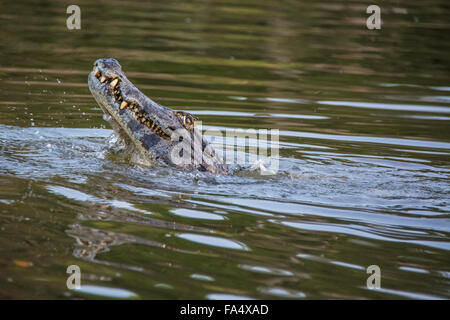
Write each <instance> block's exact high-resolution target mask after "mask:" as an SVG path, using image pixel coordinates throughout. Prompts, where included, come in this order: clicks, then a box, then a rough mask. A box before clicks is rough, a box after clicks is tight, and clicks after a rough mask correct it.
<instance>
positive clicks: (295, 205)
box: [0, 0, 450, 299]
mask: <svg viewBox="0 0 450 320" xmlns="http://www.w3.org/2000/svg"><path fill="white" fill-rule="evenodd" d="M69 4H71V3H66V2H65V1H61V2H51V1H35V3H33V2H32V1H29V2H27V4H23V3H22V2H19V1H6V2H5V1H3V2H1V4H0V21H1V24H2V27H1V29H0V35H1V37H2V42H1V43H0V47H1V55H0V83H1V87H0V183H1V184H0V297H1V298H13V299H24V298H27V299H28V298H32V299H33V298H45V299H49V298H50V299H52V298H56V299H72V298H86V299H90V298H137V299H221V298H227V299H228V298H229V299H232V298H238V299H244V298H250V299H279V298H281V299H347V298H350V299H380V298H382V299H403V298H413V299H414V298H419V299H422V298H423V299H428V298H431V299H433V298H444V299H448V298H450V254H449V250H450V241H449V234H450V219H449V213H450V196H449V177H450V160H449V159H450V158H449V155H450V130H449V129H450V94H449V91H450V74H449V67H450V56H449V55H448V52H449V50H450V44H449V41H448V39H447V37H448V34H449V31H450V24H449V21H448V14H449V6H448V3H447V2H446V1H427V3H426V4H425V3H421V2H416V3H414V2H410V1H403V0H399V1H395V3H391V2H389V3H388V2H381V3H380V4H379V5H380V7H381V17H382V22H383V23H382V27H381V30H368V29H367V28H366V18H367V17H368V16H369V15H368V14H367V13H366V8H367V3H365V2H363V1H345V2H342V4H339V3H336V2H334V1H314V2H307V3H300V2H298V1H276V2H275V1H265V0H262V1H261V0H258V1H256V0H249V1H245V2H244V1H236V0H221V1H208V2H205V1H194V2H191V1H185V2H183V1H174V0H167V1H164V2H163V3H161V2H156V1H154V2H151V3H144V2H140V1H135V2H133V1H132V2H129V3H127V4H126V5H125V4H123V2H121V1H115V0H111V1H107V2H98V3H92V2H89V1H77V4H78V5H79V6H80V8H81V29H80V30H68V29H67V27H66V19H67V17H68V16H69V15H68V14H67V13H66V8H67V6H68V5H69ZM446 39H447V40H446ZM102 57H113V58H116V59H118V60H119V61H120V63H121V64H122V67H123V69H124V71H125V73H126V75H127V76H128V78H129V79H130V80H131V81H132V82H133V83H134V84H135V85H136V86H137V87H138V88H140V89H141V90H142V91H143V92H144V93H145V94H146V95H148V96H149V97H151V98H152V99H154V100H155V101H157V102H158V103H160V104H162V105H165V106H168V107H171V108H173V109H178V110H185V111H189V112H191V113H193V114H196V115H198V116H199V117H200V119H201V120H202V122H203V126H204V128H206V129H220V130H225V129H239V130H246V129H255V130H258V129H269V130H270V129H278V130H279V168H278V171H277V172H276V174H274V175H262V174H261V172H260V170H258V169H254V168H251V167H249V166H247V167H245V168H242V169H241V170H237V171H236V174H235V175H233V176H216V175H212V174H207V173H202V172H186V171H183V170H175V169H170V168H164V167H160V166H156V167H154V168H148V167H143V166H140V165H136V164H135V163H133V162H131V161H130V160H129V157H128V156H127V155H126V154H124V152H123V150H120V147H119V146H118V145H117V143H115V136H114V135H113V131H112V130H111V128H110V127H109V125H108V123H107V122H106V121H104V119H103V116H102V112H101V110H100V108H99V107H98V106H97V104H96V103H95V101H94V99H93V97H92V96H91V94H90V92H89V90H88V87H87V75H88V73H89V72H90V71H91V70H92V63H93V62H94V61H95V60H96V59H97V58H102ZM239 143H241V145H239ZM238 148H239V149H240V150H241V152H242V153H244V154H246V153H248V152H250V151H248V150H247V149H246V148H245V144H244V145H242V142H238ZM70 265H76V266H78V267H79V268H80V271H81V285H82V286H81V289H79V290H69V289H68V288H67V286H66V280H67V278H68V277H69V274H68V273H66V271H67V268H68V266H70ZM372 265H376V266H378V267H379V268H380V273H381V288H379V289H369V288H368V287H367V285H366V284H367V279H368V277H369V276H370V275H371V274H368V273H367V268H368V267H369V266H372Z"/></svg>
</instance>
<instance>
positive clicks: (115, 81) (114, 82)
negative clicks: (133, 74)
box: [109, 78, 119, 88]
mask: <svg viewBox="0 0 450 320" xmlns="http://www.w3.org/2000/svg"><path fill="white" fill-rule="evenodd" d="M118 83H119V78H115V79H114V80H113V81H111V83H110V84H109V85H110V86H111V88H115V86H117V84H118Z"/></svg>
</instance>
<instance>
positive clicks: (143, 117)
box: [93, 66, 171, 139]
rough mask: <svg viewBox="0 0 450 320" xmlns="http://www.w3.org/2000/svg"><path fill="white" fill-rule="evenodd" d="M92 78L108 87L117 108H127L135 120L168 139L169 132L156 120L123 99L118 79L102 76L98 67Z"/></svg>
mask: <svg viewBox="0 0 450 320" xmlns="http://www.w3.org/2000/svg"><path fill="white" fill-rule="evenodd" d="M93 73H94V76H95V78H97V80H98V81H100V82H101V83H102V84H103V85H105V86H109V87H110V89H111V90H112V95H113V96H114V102H115V103H116V104H117V105H118V106H119V109H120V110H123V109H125V108H128V109H129V110H131V111H132V112H133V113H134V115H135V117H136V119H137V120H138V121H140V122H141V123H142V124H144V125H146V126H147V127H148V128H149V129H150V130H152V131H153V132H154V133H156V134H157V135H159V136H160V137H162V138H165V139H170V134H171V133H169V132H166V131H165V130H164V129H163V128H162V127H161V126H160V125H159V123H158V121H157V120H156V119H154V118H153V117H151V116H150V115H149V114H148V113H147V112H145V111H144V110H143V108H142V107H141V106H140V105H139V104H138V103H136V102H134V101H125V100H124V99H123V95H122V90H121V87H120V82H121V80H120V77H108V76H105V75H103V74H102V72H101V71H100V69H99V67H98V66H94V71H93Z"/></svg>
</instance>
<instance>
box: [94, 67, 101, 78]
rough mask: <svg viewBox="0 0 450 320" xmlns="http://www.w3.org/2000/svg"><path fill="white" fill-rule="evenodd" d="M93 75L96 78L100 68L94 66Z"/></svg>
mask: <svg viewBox="0 0 450 320" xmlns="http://www.w3.org/2000/svg"><path fill="white" fill-rule="evenodd" d="M94 76H96V77H97V78H98V77H99V76H100V70H99V69H98V67H96V68H95V70H94Z"/></svg>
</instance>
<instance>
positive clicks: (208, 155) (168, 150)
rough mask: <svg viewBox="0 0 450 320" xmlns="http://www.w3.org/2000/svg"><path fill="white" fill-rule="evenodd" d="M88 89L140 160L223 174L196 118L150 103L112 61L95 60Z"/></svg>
mask: <svg viewBox="0 0 450 320" xmlns="http://www.w3.org/2000/svg"><path fill="white" fill-rule="evenodd" d="M88 83H89V89H90V90H91V93H92V95H93V96H94V98H95V100H96V101H97V103H98V105H99V106H100V108H101V109H102V110H103V112H104V113H105V114H106V116H107V120H108V121H109V123H110V124H111V126H112V128H113V129H114V131H115V132H116V134H118V135H119V136H120V137H122V138H123V139H124V141H125V142H126V143H127V144H131V147H132V148H133V150H134V152H139V153H140V155H141V156H143V157H144V159H146V160H148V161H150V162H154V161H159V162H163V163H165V164H167V165H171V166H176V167H182V168H191V169H193V168H197V169H199V170H202V171H209V172H212V173H220V174H226V173H228V172H229V170H228V168H227V166H226V165H225V164H224V163H223V162H222V160H221V159H220V158H219V157H218V156H217V155H216V153H215V151H214V149H213V148H212V147H211V145H210V144H209V143H208V141H207V140H206V139H205V138H204V137H203V136H202V134H201V132H200V130H198V129H197V128H196V126H195V122H196V121H197V120H198V119H197V117H195V116H193V115H191V114H189V113H187V112H183V111H174V110H171V109H169V108H166V107H163V106H161V105H159V104H157V103H156V102H154V101H152V100H151V99H150V98H148V97H147V96H146V95H144V94H143V93H142V92H141V91H139V90H138V89H137V88H136V87H135V86H134V85H133V84H132V83H131V82H130V81H129V80H128V79H127V77H126V76H125V74H124V73H123V72H122V67H121V66H120V64H119V63H118V62H117V60H115V59H99V60H97V61H95V63H94V70H93V71H92V72H91V73H90V74H89V78H88Z"/></svg>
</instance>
